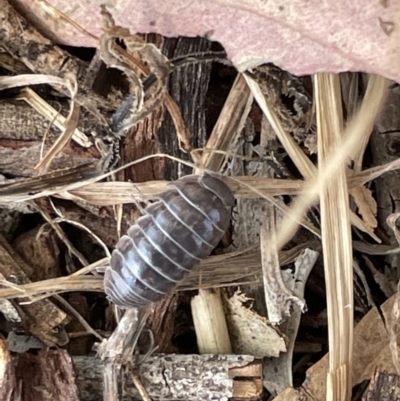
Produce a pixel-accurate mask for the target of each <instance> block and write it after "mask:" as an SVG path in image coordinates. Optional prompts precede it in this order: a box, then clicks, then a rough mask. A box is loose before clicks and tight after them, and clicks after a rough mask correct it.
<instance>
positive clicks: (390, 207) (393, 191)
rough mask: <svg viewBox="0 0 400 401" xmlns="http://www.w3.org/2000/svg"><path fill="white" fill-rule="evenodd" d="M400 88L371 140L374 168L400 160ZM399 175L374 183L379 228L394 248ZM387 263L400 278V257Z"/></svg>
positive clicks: (399, 201) (399, 204)
mask: <svg viewBox="0 0 400 401" xmlns="http://www.w3.org/2000/svg"><path fill="white" fill-rule="evenodd" d="M399 106H400V88H399V87H397V88H394V89H392V90H391V91H389V94H388V97H387V99H386V102H385V104H384V106H383V108H382V111H381V112H380V114H379V115H378V118H377V120H376V122H375V128H374V132H373V134H372V136H371V152H372V158H373V164H374V165H375V166H379V165H382V164H385V163H389V162H392V161H393V160H396V159H398V157H399V155H400V108H399ZM399 182H400V171H399V170H395V171H391V172H390V173H388V174H385V175H383V176H382V177H379V178H377V179H376V180H375V189H376V200H377V203H378V205H379V207H378V220H379V226H380V227H382V228H383V230H384V235H383V236H386V238H383V240H384V241H385V240H386V241H387V239H389V241H390V243H391V244H397V241H396V239H395V237H394V234H393V231H392V230H391V229H390V228H389V227H388V225H387V223H386V219H387V217H388V216H389V215H390V214H391V213H398V212H399V211H400V186H399ZM386 260H387V262H388V264H389V266H391V268H390V269H391V270H392V269H393V270H394V269H397V277H400V261H399V255H398V254H395V255H388V256H387V257H386Z"/></svg>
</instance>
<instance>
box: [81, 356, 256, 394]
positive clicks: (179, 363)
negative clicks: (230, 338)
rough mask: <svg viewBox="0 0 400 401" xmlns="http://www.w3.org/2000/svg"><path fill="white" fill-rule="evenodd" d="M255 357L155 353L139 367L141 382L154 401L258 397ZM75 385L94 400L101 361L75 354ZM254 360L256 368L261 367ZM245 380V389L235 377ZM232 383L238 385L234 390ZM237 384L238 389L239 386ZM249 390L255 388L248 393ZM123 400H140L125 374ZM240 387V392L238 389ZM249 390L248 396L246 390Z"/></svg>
mask: <svg viewBox="0 0 400 401" xmlns="http://www.w3.org/2000/svg"><path fill="white" fill-rule="evenodd" d="M253 360H254V358H253V357H251V356H241V355H154V356H152V357H149V358H148V359H147V360H146V361H145V362H143V363H142V364H141V365H140V366H139V368H138V374H139V377H140V379H141V381H142V384H143V385H144V387H145V388H146V390H147V391H148V393H149V395H150V397H151V398H152V399H153V400H155V401H156V400H178V399H185V400H193V401H197V400H198V401H206V400H215V399H218V400H228V398H231V397H237V396H240V395H241V396H242V397H243V398H242V399H243V400H246V399H248V400H250V399H257V397H259V396H260V395H261V391H260V390H261V388H262V385H261V387H258V393H257V391H256V390H257V385H256V386H254V387H253V386H252V383H253V382H254V383H256V381H257V380H260V379H261V369H260V368H258V369H257V368H256V369H255V368H254V366H253V365H252V364H251V363H252V362H253ZM74 365H75V371H76V375H77V385H78V387H79V392H80V395H81V399H82V400H85V401H97V400H99V399H101V397H102V393H103V390H102V385H101V383H102V376H101V372H102V369H101V367H102V364H101V362H100V361H99V360H98V359H95V358H91V357H75V358H74ZM260 366H261V364H260V363H258V362H257V363H256V367H260ZM235 377H236V378H239V377H240V380H239V381H244V382H245V380H246V379H247V380H248V383H249V385H248V386H247V388H243V386H240V385H238V384H237V383H238V382H239V381H238V382H236V380H235ZM235 386H236V388H237V390H236V392H235ZM238 387H239V388H238ZM245 387H246V386H245ZM249 388H250V389H253V390H254V391H253V392H251V390H249ZM125 390H126V395H125V397H124V400H129V399H132V398H133V399H135V400H140V399H141V398H140V396H139V395H138V392H137V390H136V389H135V387H134V386H133V384H132V383H131V380H130V378H129V377H128V376H126V380H125ZM238 390H239V391H238ZM246 391H248V394H247V396H246V395H245V392H246Z"/></svg>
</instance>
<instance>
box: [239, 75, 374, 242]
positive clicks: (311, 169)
mask: <svg viewBox="0 0 400 401" xmlns="http://www.w3.org/2000/svg"><path fill="white" fill-rule="evenodd" d="M244 77H245V79H246V81H247V83H248V85H249V87H250V89H251V91H252V93H253V95H254V97H255V99H256V100H257V102H258V104H259V106H260V108H261V110H262V111H263V113H264V114H265V116H266V117H267V119H268V121H269V123H270V124H271V126H272V128H273V129H274V131H275V133H276V135H277V137H278V139H279V141H280V142H281V144H282V146H283V147H284V148H285V151H286V152H287V154H288V155H289V156H290V158H291V159H292V161H293V163H294V164H295V166H296V167H297V169H298V170H299V171H300V173H301V174H302V175H303V177H304V178H306V179H307V180H312V178H313V177H315V176H316V175H317V168H316V167H315V166H314V165H313V164H312V162H311V161H310V159H309V158H308V157H307V156H306V155H305V154H304V152H303V151H302V150H301V148H300V146H299V145H298V144H297V143H296V142H295V140H294V139H293V137H292V136H291V135H290V134H289V133H288V132H286V131H285V130H284V129H283V127H282V124H281V122H280V120H279V117H278V115H277V113H276V112H275V111H274V109H273V107H272V106H271V105H270V103H269V102H268V99H266V97H265V96H264V95H263V93H262V91H261V88H260V86H259V85H258V83H257V82H256V81H255V80H253V79H252V78H250V77H249V76H247V75H244ZM350 217H351V223H352V224H353V225H354V226H355V227H357V228H358V229H359V230H361V231H363V232H366V233H368V234H369V235H370V236H371V237H372V238H373V239H375V240H376V241H377V242H380V240H379V238H378V237H376V235H375V234H374V233H373V230H372V228H371V227H370V226H369V225H368V224H366V223H364V222H363V221H362V220H361V219H360V217H358V216H357V215H356V214H355V213H353V212H352V211H350Z"/></svg>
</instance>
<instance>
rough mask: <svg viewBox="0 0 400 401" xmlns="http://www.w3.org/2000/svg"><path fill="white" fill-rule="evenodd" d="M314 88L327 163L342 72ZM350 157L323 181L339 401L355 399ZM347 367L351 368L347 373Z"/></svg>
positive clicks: (337, 127)
mask: <svg viewBox="0 0 400 401" xmlns="http://www.w3.org/2000/svg"><path fill="white" fill-rule="evenodd" d="M314 93H315V99H316V115H317V134H318V156H319V165H320V168H321V169H326V168H327V165H328V162H329V159H330V158H331V155H332V154H333V153H334V152H335V151H337V150H338V149H339V148H340V147H341V145H342V135H341V133H342V126H343V121H342V119H343V117H342V109H341V92H340V81H339V77H338V76H337V75H333V74H329V73H320V74H316V75H315V77H314ZM345 163H346V160H344V161H343V162H342V163H341V164H339V165H337V166H336V167H334V168H333V169H332V170H331V172H333V174H332V176H331V177H330V179H329V181H327V180H325V181H321V182H320V205H321V228H322V245H323V255H324V267H325V281H326V290H327V306H328V332H329V349H330V353H329V373H328V377H329V378H330V380H331V381H332V383H331V386H330V392H329V393H328V394H327V400H335V401H336V400H338V401H339V400H340V401H345V400H348V401H349V400H350V397H351V390H352V382H351V372H352V353H353V313H354V308H353V260H352V256H353V254H352V239H351V228H350V227H351V226H350V214H349V195H348V188H347V181H346V164H345ZM335 170H336V171H335ZM343 368H344V369H345V372H346V374H342V373H343ZM328 382H329V380H328Z"/></svg>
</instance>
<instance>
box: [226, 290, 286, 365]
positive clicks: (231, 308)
mask: <svg viewBox="0 0 400 401" xmlns="http://www.w3.org/2000/svg"><path fill="white" fill-rule="evenodd" d="M248 301H250V299H249V298H247V297H246V295H245V294H243V293H241V292H240V291H237V292H236V293H235V294H234V295H233V296H232V297H230V298H228V297H227V296H225V297H224V307H225V311H226V312H225V313H226V320H227V324H228V328H229V333H230V337H231V342H232V349H233V351H234V353H236V354H248V355H254V356H255V357H256V358H263V357H265V356H269V357H271V356H273V357H275V358H278V357H279V355H280V353H281V352H285V351H286V350H287V348H286V338H285V336H284V335H283V334H282V333H280V332H279V330H278V329H276V328H274V327H273V326H272V324H271V323H270V322H269V321H268V320H267V319H266V318H265V317H262V316H260V315H258V314H257V313H256V312H254V311H252V310H251V309H249V308H247V307H245V306H244V303H246V302H248Z"/></svg>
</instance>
